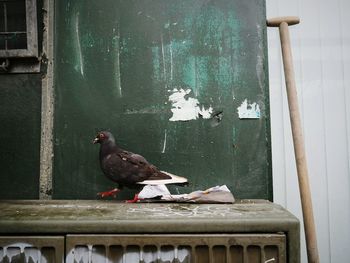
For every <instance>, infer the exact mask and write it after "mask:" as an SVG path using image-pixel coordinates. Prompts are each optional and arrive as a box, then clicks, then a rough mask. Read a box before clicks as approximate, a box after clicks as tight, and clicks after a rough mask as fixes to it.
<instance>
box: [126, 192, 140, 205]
mask: <svg viewBox="0 0 350 263" xmlns="http://www.w3.org/2000/svg"><path fill="white" fill-rule="evenodd" d="M139 200H141V199H140V198H139V194H135V196H134V199H131V200H125V203H136V202H137V201H139Z"/></svg>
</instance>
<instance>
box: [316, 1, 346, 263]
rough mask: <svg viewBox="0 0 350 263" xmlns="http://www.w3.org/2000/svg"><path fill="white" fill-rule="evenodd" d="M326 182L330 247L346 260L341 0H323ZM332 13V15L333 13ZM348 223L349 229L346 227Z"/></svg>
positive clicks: (334, 258)
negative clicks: (332, 0) (339, 2)
mask: <svg viewBox="0 0 350 263" xmlns="http://www.w3.org/2000/svg"><path fill="white" fill-rule="evenodd" d="M320 7H321V10H320V15H321V17H328V19H322V20H320V32H321V40H322V41H321V49H322V68H323V70H322V72H323V85H322V86H323V92H324V94H323V95H324V116H325V135H326V138H325V139H326V147H327V151H326V156H327V178H328V180H327V182H328V198H329V217H330V247H331V253H330V254H331V260H332V261H333V262H346V261H347V260H348V257H347V256H346V255H345V254H346V252H347V250H348V246H349V243H350V236H349V222H350V215H349V209H344V204H347V206H346V207H347V208H348V207H349V202H350V200H349V189H350V185H349V170H348V150H347V146H348V145H347V140H346V139H347V134H346V130H347V125H346V106H345V100H344V97H345V92H344V79H343V70H344V68H343V63H342V60H343V52H342V42H343V40H342V39H341V31H340V26H341V23H343V22H345V23H346V21H340V9H339V5H338V1H334V2H331V3H330V2H329V1H328V0H322V1H321V3H320ZM330 14H332V15H330ZM344 226H347V229H346V228H344Z"/></svg>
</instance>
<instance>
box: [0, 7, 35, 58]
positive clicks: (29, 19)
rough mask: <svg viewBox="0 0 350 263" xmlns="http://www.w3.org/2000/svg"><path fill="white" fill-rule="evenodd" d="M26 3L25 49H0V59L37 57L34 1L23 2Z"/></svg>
mask: <svg viewBox="0 0 350 263" xmlns="http://www.w3.org/2000/svg"><path fill="white" fill-rule="evenodd" d="M25 3H26V32H27V35H26V37H27V48H26V49H24V48H23V49H7V50H4V49H0V58H26V57H38V27H37V10H36V0H25Z"/></svg>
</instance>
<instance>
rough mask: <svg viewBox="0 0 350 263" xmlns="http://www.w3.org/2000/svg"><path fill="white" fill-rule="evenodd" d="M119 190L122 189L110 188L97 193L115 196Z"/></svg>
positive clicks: (100, 195)
mask: <svg viewBox="0 0 350 263" xmlns="http://www.w3.org/2000/svg"><path fill="white" fill-rule="evenodd" d="M118 192H120V189H118V188H114V189H113V190H110V191H106V192H100V193H97V195H98V196H99V197H101V198H104V197H107V196H113V197H114V198H115V197H116V196H117V193H118Z"/></svg>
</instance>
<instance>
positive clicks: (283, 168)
mask: <svg viewBox="0 0 350 263" xmlns="http://www.w3.org/2000/svg"><path fill="white" fill-rule="evenodd" d="M349 13H350V1H348V0H337V1H331V0H321V1H318V0H298V1H286V0H279V1H277V0H268V1H267V17H275V16H288V15H298V16H299V17H300V18H301V24H300V25H297V26H293V27H290V34H291V39H292V46H293V55H294V67H295V74H296V82H297V89H298V95H299V105H300V110H301V115H302V124H303V131H304V136H305V147H306V152H307V158H308V164H309V174H310V185H311V191H312V197H313V205H314V215H315V221H316V227H317V235H318V246H319V252H320V258H321V262H325V263H328V262H332V263H338V262H348V258H349V257H350V250H349V249H348V246H349V244H350V227H349V222H350V195H349V192H350V171H349V169H350V168H349V167H350V158H349V153H350V148H349V142H350V76H349V75H350V30H349V28H350V21H349V20H348V18H347V17H348V15H349ZM268 44H269V72H270V73H269V75H270V100H271V133H272V159H273V179H274V184H273V186H274V201H275V202H276V203H280V204H282V205H284V206H285V207H286V208H287V209H288V210H290V211H291V212H292V213H294V214H295V215H296V216H298V217H299V218H300V220H302V216H301V206H300V198H299V191H298V184H297V177H296V168H295V162H294V151H293V145H292V137H291V130H290V124H289V114H288V108H287V100H286V92H285V86H284V76H283V68H282V63H281V53H280V45H279V36H278V30H277V29H276V28H270V29H269V30H268ZM302 229H303V228H302ZM301 246H302V262H307V260H306V252H305V243H304V240H303V238H302V244H301Z"/></svg>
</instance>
